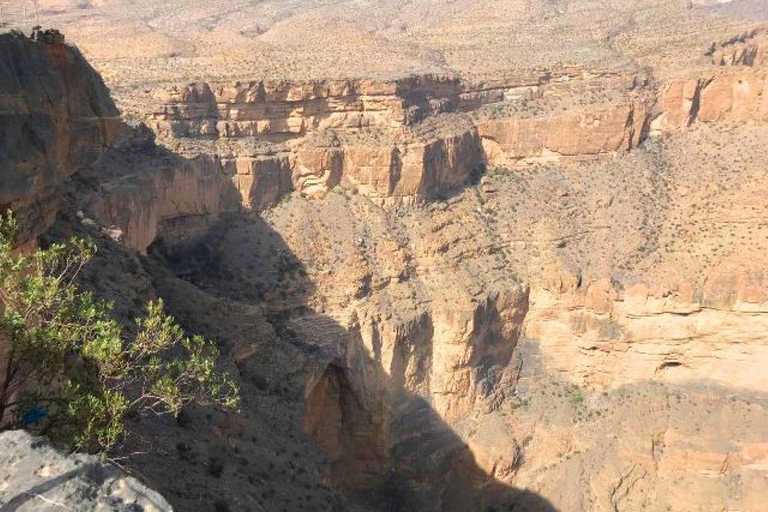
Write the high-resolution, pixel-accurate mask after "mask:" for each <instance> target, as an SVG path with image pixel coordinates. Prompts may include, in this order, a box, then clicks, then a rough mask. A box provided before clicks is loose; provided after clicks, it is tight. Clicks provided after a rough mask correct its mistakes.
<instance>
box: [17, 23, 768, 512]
mask: <svg viewBox="0 0 768 512" xmlns="http://www.w3.org/2000/svg"><path fill="white" fill-rule="evenodd" d="M620 32H621V31H619V34H618V36H617V37H616V40H617V41H616V42H615V44H616V45H621V44H622V38H621V37H620V36H621V34H620ZM741 39H744V40H743V41H741V40H739V41H737V42H735V43H729V44H723V45H721V47H720V49H719V50H717V51H721V52H726V53H727V52H729V51H731V50H732V49H733V48H735V47H736V46H738V45H743V48H742V47H741V46H738V48H739V49H735V50H733V53H732V56H731V57H722V58H721V59H720V62H714V63H713V62H709V60H708V57H709V56H708V55H706V46H704V45H702V47H701V48H702V51H701V55H700V56H699V57H700V58H701V60H703V61H705V62H706V66H705V67H703V68H701V69H697V70H695V73H691V76H686V77H684V78H681V77H680V76H671V77H670V76H665V77H663V78H659V79H657V80H658V81H654V80H652V79H651V78H650V77H648V76H647V75H646V74H645V73H637V72H629V73H628V72H617V71H610V72H605V71H602V70H592V71H587V70H585V69H580V68H577V69H575V70H574V69H568V70H566V71H563V72H561V73H558V74H547V73H543V74H542V73H532V74H531V75H525V74H522V75H521V76H513V77H512V78H510V79H509V80H508V79H506V78H504V79H499V81H498V82H492V81H476V82H471V84H470V83H469V82H467V83H465V82H463V81H460V80H457V79H455V78H444V77H442V76H441V75H426V76H424V77H416V78H410V79H405V80H401V81H392V80H389V81H388V80H377V81H373V80H371V81H368V80H365V81H363V80H357V81H356V80H341V81H318V82H314V81H283V82H270V81H263V82H253V83H248V84H247V85H243V83H241V84H240V85H226V86H225V85H205V84H197V85H194V86H190V87H187V88H178V87H177V88H176V89H175V90H174V89H170V90H169V91H166V92H162V91H161V92H160V93H159V94H160V97H159V99H160V100H161V103H163V107H162V109H160V110H159V111H157V110H156V111H149V113H148V116H149V123H150V124H151V125H152V127H153V128H154V129H155V130H156V131H157V132H158V134H159V137H160V139H159V140H160V142H161V145H158V144H157V143H155V141H154V138H153V136H151V134H149V133H147V132H146V131H143V130H142V129H141V128H137V129H131V130H127V132H123V133H122V136H121V137H120V138H119V140H115V141H114V143H113V144H111V145H110V146H109V147H108V149H107V150H106V151H100V152H97V154H95V156H94V157H93V158H90V157H89V158H88V159H86V160H87V162H86V165H84V166H82V168H81V167H72V169H75V168H77V170H79V172H77V174H76V175H74V179H71V180H69V181H68V182H67V184H66V191H67V199H68V203H67V204H66V207H65V208H63V209H62V212H61V213H62V215H61V217H62V219H61V222H60V223H58V224H57V225H56V229H57V230H58V231H57V234H58V236H64V235H63V234H66V233H68V232H71V230H72V229H78V230H86V231H87V233H89V234H90V235H93V236H96V237H98V238H99V240H100V241H101V242H102V243H103V245H104V247H103V249H102V251H100V254H101V255H102V256H101V259H100V260H99V261H97V262H96V265H100V266H99V267H97V270H94V271H93V273H92V274H87V275H86V283H87V285H88V286H89V287H91V288H93V289H95V290H96V292H97V293H98V294H99V295H100V296H103V297H105V298H110V299H115V298H116V299H117V300H118V302H119V304H118V308H119V311H120V312H121V314H124V316H126V317H130V316H131V315H133V314H135V313H136V311H135V309H136V304H141V303H142V301H143V300H144V299H146V298H147V297H149V296H155V295H160V296H163V297H164V298H165V299H166V300H167V303H168V304H169V307H170V308H172V311H173V312H174V314H175V315H177V316H178V317H179V318H180V319H181V320H182V321H183V323H184V325H185V326H187V327H188V328H189V329H191V330H194V331H196V332H202V333H203V334H206V335H207V336H209V337H211V338H214V339H217V340H218V341H219V343H220V345H221V346H222V348H223V350H222V353H224V354H225V357H227V358H228V363H229V364H231V365H232V366H233V368H236V369H237V370H238V372H237V373H238V375H239V376H240V379H241V381H242V383H243V385H244V389H245V393H244V396H246V397H247V398H246V403H245V404H244V411H243V413H242V414H241V415H233V416H227V415H219V414H216V415H214V414H211V415H208V416H206V415H205V414H204V413H201V412H199V411H192V412H190V416H189V417H186V418H187V419H185V420H183V421H181V422H180V423H178V424H177V423H174V422H167V423H163V422H149V421H147V422H138V424H137V425H135V427H136V429H137V431H138V432H139V436H138V438H137V439H136V440H134V441H132V442H133V443H135V445H134V446H133V447H134V448H135V449H136V450H137V451H139V450H141V449H142V448H145V447H146V445H150V446H151V447H152V448H153V450H155V451H153V452H152V453H153V455H151V456H149V457H147V458H145V459H144V460H137V461H136V462H135V464H136V465H137V466H138V467H140V468H141V470H142V472H143V473H144V474H147V475H148V477H149V481H150V482H151V483H152V484H153V485H156V486H158V488H160V489H162V490H163V492H164V493H165V494H166V495H168V496H169V499H172V500H174V503H179V504H180V508H183V509H184V510H198V508H199V507H200V503H201V502H204V503H205V504H206V506H209V508H210V507H214V508H215V509H216V510H221V509H222V508H223V507H225V506H226V507H229V506H230V504H231V505H232V506H233V508H234V506H237V507H240V508H243V509H249V510H251V509H253V510H270V509H271V508H273V506H274V505H277V506H279V507H281V508H285V509H287V510H297V509H301V508H303V507H307V508H313V509H318V510H332V509H339V508H343V505H342V504H339V503H340V502H339V501H338V500H341V498H340V496H339V493H338V492H336V491H335V490H334V489H339V490H343V491H344V492H346V493H348V495H349V496H350V497H351V500H350V508H351V509H352V510H355V507H359V508H360V509H364V510H392V509H393V508H394V509H395V510H397V509H400V510H419V511H435V512H437V511H441V512H447V511H451V512H452V511H464V510H485V509H487V508H488V507H499V505H500V504H503V505H506V504H508V503H509V504H514V505H516V506H518V508H517V509H522V510H531V511H537V512H541V511H550V510H552V508H553V505H551V504H550V503H548V501H549V502H552V503H553V504H554V506H557V507H558V508H559V509H560V510H561V511H563V512H571V511H573V512H576V511H583V510H589V511H594V512H598V511H599V512H602V511H608V512H610V511H612V512H616V511H617V510H621V511H640V510H659V511H661V510H685V511H687V510H723V509H728V508H731V509H737V508H738V509H739V510H749V511H752V512H754V511H756V510H757V511H760V510H763V508H764V507H763V504H764V503H765V502H766V500H765V492H764V489H765V485H764V483H765V480H766V456H765V453H766V451H765V446H764V445H765V432H766V425H765V417H766V416H765V399H764V394H765V393H766V391H767V390H768V382H767V381H766V380H765V376H764V372H763V368H765V365H766V364H768V343H767V342H766V336H765V333H766V332H767V331H768V323H766V318H768V294H767V293H766V275H768V274H766V272H767V269H766V259H765V254H767V253H768V245H766V240H768V232H767V231H766V230H768V225H766V223H765V221H764V219H765V218H766V214H768V211H766V204H765V199H764V198H765V194H766V193H768V189H766V187H767V186H768V182H766V176H765V168H766V165H768V162H766V159H765V155H764V152H760V151H756V150H755V148H761V147H764V146H765V145H766V144H768V138H767V137H768V131H767V130H766V116H765V114H766V107H765V103H764V102H765V98H766V94H765V92H764V89H765V83H766V79H765V70H764V65H763V64H761V62H763V61H761V60H760V58H757V55H759V51H758V52H757V53H754V52H752V50H749V49H748V48H752V46H750V45H752V44H753V43H752V39H753V37H752V36H749V37H745V38H741ZM748 39H749V41H748ZM24 44H28V43H24ZM732 47H733V48H732ZM34 48H42V49H43V51H48V50H47V47H37V46H36V47H34ZM726 48H730V49H726ZM752 53H754V55H755V56H756V57H755V58H752V57H750V55H752ZM712 55H714V53H713V54H712ZM729 55H730V54H729ZM723 59H725V60H723ZM729 61H730V63H731V64H733V65H729V66H723V65H721V64H722V63H723V62H725V63H728V62H729ZM713 64H716V65H713ZM531 77H533V78H531ZM97 117H98V116H97ZM102 117H104V118H105V119H110V117H109V116H106V117H105V116H102ZM99 119H101V118H99ZM62 126H63V127H66V123H65V124H63V125H62ZM62 129H64V128H62ZM630 150H631V151H630ZM17 165H19V164H17V163H14V166H13V167H12V169H16V166H17ZM481 166H487V167H488V168H490V169H491V171H492V172H488V173H486V174H485V175H484V176H482V177H481V176H480V175H479V173H477V172H476V171H477V170H479V169H480V168H481ZM496 166H498V167H500V168H498V169H496V168H495V167H496ZM67 168H68V169H69V168H70V167H67ZM43 183H46V182H45V180H43ZM52 183H54V184H56V186H58V183H59V180H58V178H56V179H54V180H52ZM425 199H430V201H425ZM382 206H385V207H386V208H382ZM78 210H82V215H81V216H85V217H87V218H88V219H93V220H94V221H95V222H87V221H86V219H81V218H80V217H78V216H77V214H76V213H75V212H77V211H78ZM51 211H55V209H52V210H51ZM34 234H35V232H34V231H30V236H32V235H34ZM110 240H115V241H117V242H120V243H121V244H122V247H121V246H120V245H119V244H114V243H113V242H112V241H110ZM198 241H202V243H201V244H200V245H195V243H196V242H198ZM126 249H127V250H126ZM131 250H135V251H138V252H140V253H143V254H144V255H147V256H148V257H147V258H141V259H140V258H138V257H136V255H134V254H132V253H131V252H130V251H131ZM169 268H170V269H172V270H174V271H175V273H176V274H177V276H178V277H175V276H173V275H170V274H169ZM180 278H183V280H182V279H180ZM723 397H727V399H725V400H724V399H723ZM734 418H738V421H734ZM310 440H311V441H312V443H310ZM313 445H314V446H315V447H316V448H317V449H319V451H321V452H322V454H318V453H317V451H315V448H313ZM169 472H173V474H176V472H178V474H179V475H180V477H179V478H174V479H169V478H167V475H168V474H169ZM216 473H218V476H217V475H216ZM223 473H226V476H227V478H228V479H227V480H226V482H227V486H226V487H225V486H222V481H221V480H219V478H220V477H221V475H222V474H223ZM166 489H167V490H168V491H170V492H166ZM521 489H525V490H521ZM526 490H527V491H526ZM538 494H540V495H542V496H543V497H544V499H542V498H540V497H539V496H538ZM510 500H511V501H510ZM222 503H223V505H222ZM307 503H311V504H312V505H307ZM761 507H763V508H761Z"/></svg>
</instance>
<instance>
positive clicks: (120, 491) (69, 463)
mask: <svg viewBox="0 0 768 512" xmlns="http://www.w3.org/2000/svg"><path fill="white" fill-rule="evenodd" d="M0 453H2V455H0V481H1V482H2V494H0V506H2V508H3V509H4V510H55V509H64V510H94V511H105V512H106V511H116V512H117V511H119V512H128V511H131V510H146V511H148V512H149V511H151V512H171V511H172V510H173V508H172V507H171V506H170V505H169V504H168V502H167V501H165V499H164V498H163V497H162V496H160V495H159V494H158V493H156V492H155V491H153V490H152V489H149V488H147V487H146V486H145V485H142V484H141V483H139V482H138V481H137V480H136V479H135V478H133V477H130V476H127V475H126V474H125V473H124V472H123V470H121V469H119V468H118V467H116V466H114V465H110V464H107V463H105V462H104V461H102V460H101V458H100V457H96V456H87V455H76V454H73V455H69V456H67V455H64V454H62V453H60V452H58V451H57V450H56V449H54V448H53V447H52V446H51V445H50V443H49V442H48V441H47V440H46V439H45V438H39V437H38V438H35V437H32V436H30V435H29V434H27V433H26V432H23V431H19V430H16V431H9V432H3V433H2V434H0Z"/></svg>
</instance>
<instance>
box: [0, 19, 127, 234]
mask: <svg viewBox="0 0 768 512" xmlns="http://www.w3.org/2000/svg"><path fill="white" fill-rule="evenodd" d="M0 47H2V48H3V51H2V53H1V54H0V169H2V172H3V181H2V186H1V187H0V207H1V208H2V209H3V210H5V209H7V208H11V209H13V210H14V211H16V212H17V214H18V215H19V220H20V223H21V227H22V233H26V234H27V240H31V239H34V237H35V236H37V235H38V234H40V233H41V232H43V231H44V230H45V229H46V228H47V227H48V226H49V225H50V223H51V222H52V220H53V216H54V215H55V213H56V209H57V203H58V198H57V196H56V193H57V191H58V190H59V187H60V186H61V184H62V183H63V182H64V180H66V179H67V178H69V177H70V176H72V175H73V174H74V173H76V172H78V171H81V170H83V169H85V168H86V167H88V166H90V165H91V164H92V163H93V162H94V161H95V160H96V159H97V158H98V157H99V155H101V154H102V153H103V152H104V151H105V150H106V149H107V147H109V145H110V144H111V143H112V142H113V141H114V140H115V138H116V136H117V131H118V125H119V122H118V112H117V108H116V107H115V105H114V103H113V101H112V99H111V98H110V96H109V92H108V90H107V88H106V87H105V86H104V83H103V82H102V81H101V78H100V77H99V75H98V74H97V73H96V72H95V71H94V70H93V69H92V68H91V67H90V65H88V63H87V62H86V61H85V59H84V58H83V57H82V55H81V54H80V52H78V51H77V50H76V49H75V48H73V47H71V46H67V45H64V44H48V43H43V42H36V41H32V40H30V39H27V38H26V37H23V36H17V35H14V34H0Z"/></svg>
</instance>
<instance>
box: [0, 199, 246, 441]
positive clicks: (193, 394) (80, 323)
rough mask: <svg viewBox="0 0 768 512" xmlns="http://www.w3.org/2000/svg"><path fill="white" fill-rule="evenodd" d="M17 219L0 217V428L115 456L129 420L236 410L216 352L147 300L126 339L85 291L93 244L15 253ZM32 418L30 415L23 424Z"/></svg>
mask: <svg viewBox="0 0 768 512" xmlns="http://www.w3.org/2000/svg"><path fill="white" fill-rule="evenodd" d="M15 234H16V223H15V220H14V218H13V216H12V214H11V213H10V212H9V213H8V214H7V215H1V214H0V348H1V350H0V364H2V366H0V429H3V430H4V429H9V428H18V427H20V426H23V425H24V424H25V423H30V421H29V417H28V414H29V411H44V413H43V414H42V415H41V418H39V419H35V420H34V423H35V427H36V428H38V429H39V430H40V431H41V432H42V433H43V434H45V435H48V436H50V437H51V439H53V440H54V441H57V442H59V443H61V444H62V445H64V446H67V447H69V448H71V449H77V450H83V451H91V452H98V451H102V452H108V451H110V450H112V449H113V448H114V447H115V446H116V445H117V444H118V443H119V442H120V440H121V439H123V438H124V437H125V436H126V435H127V434H128V432H127V431H126V423H125V418H126V416H127V415H129V414H130V415H136V414H139V415H146V414H154V415H164V414H173V415H177V414H178V413H179V412H180V411H181V409H182V407H184V406H185V405H186V404H189V403H198V404H203V405H212V406H218V407H222V408H226V409H235V408H237V405H238V402H239V389H238V386H237V385H236V383H235V382H234V381H233V380H232V379H231V378H230V377H229V375H227V374H226V373H222V372H219V371H217V369H216V363H217V360H218V357H219V354H218V351H217V349H216V347H215V346H214V345H213V344H212V343H210V342H208V341H206V340H205V339H204V338H202V337H201V336H192V337H188V336H186V335H185V334H184V332H183V330H182V329H181V327H179V325H178V324H177V323H176V322H175V320H174V319H173V318H172V317H171V316H169V315H167V314H166V313H165V310H164V308H163V302H162V301H161V300H158V301H152V302H149V303H148V304H147V308H146V315H145V316H143V317H141V318H137V319H136V325H137V331H136V332H137V334H136V335H135V336H133V337H128V336H127V335H126V333H125V331H124V330H123V328H122V327H121V326H120V325H119V324H118V323H117V322H116V321H115V320H114V319H113V318H112V317H111V311H112V304H110V303H107V302H104V301H101V300H98V299H96V298H95V297H94V296H93V294H91V293H90V292H87V291H84V290H82V289H81V288H80V286H79V285H78V275H79V274H80V271H81V269H82V268H83V266H84V265H86V264H87V263H88V261H89V260H90V259H91V258H92V257H93V254H94V252H95V246H94V244H92V243H91V242H88V241H86V240H82V239H78V238H73V239H71V240H69V241H68V242H66V243H62V244H53V245H51V246H50V247H48V248H46V249H40V250H37V251H35V252H33V253H31V254H18V253H16V252H15V251H14V243H13V242H14V237H15ZM25 415H27V417H26V418H25Z"/></svg>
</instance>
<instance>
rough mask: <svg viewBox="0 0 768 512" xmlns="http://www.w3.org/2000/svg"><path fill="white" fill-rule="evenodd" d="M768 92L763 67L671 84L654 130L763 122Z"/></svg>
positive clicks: (659, 106)
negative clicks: (701, 124) (717, 122)
mask: <svg viewBox="0 0 768 512" xmlns="http://www.w3.org/2000/svg"><path fill="white" fill-rule="evenodd" d="M767 89H768V75H766V72H765V70H764V69H761V68H757V69H754V70H753V69H744V70H739V71H729V72H724V73H717V74H714V75H713V76H711V77H706V78H699V79H691V80H676V81H672V82H671V83H670V84H668V85H667V86H666V88H665V89H664V90H663V91H662V92H661V96H660V99H659V102H658V104H657V106H656V109H657V114H656V116H655V118H654V119H653V122H652V123H651V129H652V130H653V132H654V133H655V134H659V133H662V132H664V131H668V130H679V129H681V128H685V127H688V126H691V125H692V124H693V123H696V122H705V123H706V122H713V121H748V120H763V121H764V120H765V119H767V118H768V102H767V101H766V90H767Z"/></svg>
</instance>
